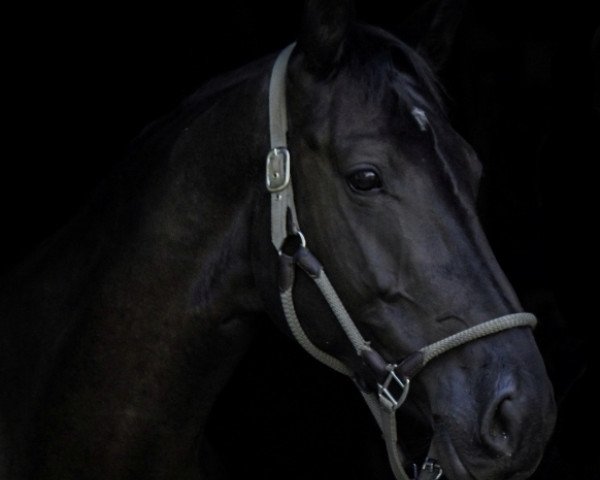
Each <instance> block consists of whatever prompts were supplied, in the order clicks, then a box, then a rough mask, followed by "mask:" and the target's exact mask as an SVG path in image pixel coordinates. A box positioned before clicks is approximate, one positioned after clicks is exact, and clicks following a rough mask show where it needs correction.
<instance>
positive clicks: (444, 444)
mask: <svg viewBox="0 0 600 480" xmlns="http://www.w3.org/2000/svg"><path fill="white" fill-rule="evenodd" d="M431 445H432V448H433V451H434V452H435V458H436V460H437V461H438V462H439V464H440V466H441V467H442V470H443V471H444V478H447V479H448V480H493V479H495V478H503V479H504V478H506V479H510V480H525V479H527V478H529V477H530V476H531V474H532V473H533V471H534V470H535V467H536V466H537V464H536V465H535V466H533V467H532V468H531V469H530V470H529V471H527V472H525V471H520V472H515V473H514V474H513V475H512V476H510V477H506V476H505V475H502V474H501V473H498V474H497V475H496V476H495V475H494V474H493V473H490V471H489V470H487V471H484V472H473V471H472V470H470V469H469V467H468V466H467V465H466V464H465V462H463V460H462V458H461V455H460V453H459V452H458V451H457V449H456V447H455V446H454V444H453V442H452V440H451V439H450V438H449V436H448V435H447V434H445V432H436V434H435V435H434V437H433V439H432V443H431ZM498 475H500V476H498Z"/></svg>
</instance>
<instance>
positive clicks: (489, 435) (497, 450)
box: [481, 394, 520, 457]
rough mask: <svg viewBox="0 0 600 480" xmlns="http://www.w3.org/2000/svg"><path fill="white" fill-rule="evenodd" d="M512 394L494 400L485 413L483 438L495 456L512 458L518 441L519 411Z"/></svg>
mask: <svg viewBox="0 0 600 480" xmlns="http://www.w3.org/2000/svg"><path fill="white" fill-rule="evenodd" d="M517 403H518V402H516V401H515V399H514V398H513V396H512V395H511V394H504V395H501V396H500V397H498V398H496V399H494V401H493V402H492V404H491V405H490V407H489V409H488V411H487V412H486V413H485V416H484V421H483V424H482V432H481V433H482V438H483V441H484V443H485V445H487V446H488V447H489V448H490V449H491V451H492V453H493V455H494V456H496V457H499V456H509V457H510V456H512V454H513V452H514V449H515V446H516V445H515V443H516V441H517V440H518V439H517V438H516V437H517V435H518V427H519V423H520V422H519V409H518V406H517Z"/></svg>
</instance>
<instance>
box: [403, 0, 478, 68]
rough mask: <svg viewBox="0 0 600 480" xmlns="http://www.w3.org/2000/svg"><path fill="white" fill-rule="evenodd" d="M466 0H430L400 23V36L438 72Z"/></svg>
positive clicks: (450, 46) (461, 16) (462, 14)
mask: <svg viewBox="0 0 600 480" xmlns="http://www.w3.org/2000/svg"><path fill="white" fill-rule="evenodd" d="M466 5H467V0H429V1H426V2H424V3H423V4H422V5H421V7H419V8H418V9H417V10H416V11H415V12H414V13H413V14H412V15H410V16H409V18H407V20H406V21H405V22H404V23H403V24H402V25H401V26H400V37H401V38H402V39H403V40H405V41H407V42H408V43H409V44H412V45H413V47H415V48H416V49H417V51H418V52H419V53H420V54H421V55H422V56H423V57H425V59H426V60H427V61H428V62H429V64H430V66H431V67H432V69H433V70H434V71H436V72H440V71H441V70H442V69H443V68H444V66H445V65H446V63H447V61H448V59H449V58H450V55H451V53H452V46H453V43H454V38H455V36H456V33H457V31H458V27H459V25H460V22H461V20H462V18H463V16H464V12H465V7H466Z"/></svg>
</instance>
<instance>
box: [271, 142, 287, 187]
mask: <svg viewBox="0 0 600 480" xmlns="http://www.w3.org/2000/svg"><path fill="white" fill-rule="evenodd" d="M266 181H267V190H269V192H271V193H275V192H280V191H281V190H283V189H284V188H285V187H287V186H288V185H289V183H290V151H289V150H288V149H287V148H285V147H275V148H274V149H273V150H271V151H270V152H269V154H268V155H267V176H266Z"/></svg>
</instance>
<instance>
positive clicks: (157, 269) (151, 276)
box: [0, 0, 555, 480]
mask: <svg viewBox="0 0 600 480" xmlns="http://www.w3.org/2000/svg"><path fill="white" fill-rule="evenodd" d="M286 52H287V53H286V55H287V57H286V58H285V62H284V63H283V65H284V67H285V68H283V69H280V76H281V80H282V82H283V84H284V86H285V95H284V96H283V99H284V102H285V107H286V108H285V109H284V110H285V113H284V115H283V118H284V120H285V122H287V124H288V125H287V128H286V129H285V130H284V131H283V133H282V132H281V131H280V132H279V133H278V134H277V126H275V131H276V136H278V137H279V138H278V140H280V141H282V142H284V143H286V147H285V148H279V147H282V145H278V143H279V142H276V144H275V145H273V114H272V112H270V111H269V105H272V102H271V101H270V97H271V96H272V95H271V94H272V90H273V89H272V80H273V75H272V67H273V64H274V62H275V58H276V57H275V56H268V57H266V58H263V59H261V60H258V61H256V62H255V63H253V64H251V65H248V66H246V67H243V68H242V69H240V70H238V71H236V72H234V73H232V74H229V75H226V76H225V77H222V78H218V79H216V80H214V81H212V82H209V83H208V84H207V85H205V87H203V88H202V89H200V90H199V91H198V92H197V93H195V94H194V95H192V96H191V97H189V98H188V99H186V100H185V101H184V102H183V103H182V104H181V105H180V107H179V108H178V109H176V110H175V111H174V112H173V113H172V114H170V115H168V116H167V117H165V118H163V119H161V120H159V121H157V122H155V123H154V124H152V125H151V126H149V127H148V128H147V129H146V130H145V131H144V132H143V133H142V134H141V135H140V137H139V138H138V139H136V141H135V142H134V145H133V147H132V153H131V155H130V156H129V158H128V159H127V161H126V162H125V163H124V164H123V165H121V166H119V168H118V169H116V170H115V172H114V173H113V174H112V175H111V177H110V178H109V179H108V180H107V181H106V183H105V184H104V185H103V186H102V187H101V188H99V189H98V193H97V194H96V196H95V197H94V199H93V200H92V201H91V202H90V204H89V205H87V206H86V207H85V209H83V210H82V211H81V212H80V213H79V214H78V215H77V216H76V218H74V219H73V220H72V221H71V222H70V223H69V224H68V225H67V226H65V227H64V228H63V229H62V230H61V231H59V232H58V233H57V234H56V235H55V236H54V237H52V238H51V239H49V240H48V241H47V242H45V244H44V245H42V246H41V247H40V248H39V249H38V250H37V251H36V252H35V253H34V254H32V255H31V256H30V257H29V259H28V260H27V261H26V262H25V263H23V264H22V265H20V266H19V267H17V268H16V269H15V270H14V271H13V272H11V273H10V274H9V275H7V276H6V277H5V278H4V279H3V280H2V292H3V293H2V297H1V300H0V312H2V313H1V315H0V318H1V319H2V321H1V327H0V328H1V330H0V338H1V342H2V349H1V350H0V365H1V369H0V372H1V373H0V375H1V376H0V381H1V384H2V385H3V388H2V391H1V394H0V408H1V412H2V416H1V422H0V450H1V452H2V453H1V454H0V475H1V476H2V478H9V479H15V480H20V479H32V478H35V479H58V478H60V479H71V478H72V479H75V478H77V479H82V478H84V479H101V478H102V479H106V478H112V479H129V478H152V479H192V478H194V479H199V478H211V477H210V475H211V473H210V468H209V466H208V463H209V462H208V460H207V459H206V457H207V455H208V454H209V453H208V452H209V450H208V449H209V446H207V445H206V443H205V438H204V437H205V430H206V426H207V422H208V419H209V416H210V411H211V407H212V406H213V405H214V404H215V401H216V399H217V397H218V395H219V393H220V392H221V391H222V390H223V388H224V387H225V386H226V385H227V382H228V380H229V379H230V377H231V376H232V374H233V372H234V371H235V369H236V366H237V365H238V364H239V362H240V360H241V359H242V358H243V356H244V353H245V352H246V351H247V350H248V348H249V346H250V345H251V344H252V342H253V340H254V336H255V332H256V331H257V328H258V325H262V324H263V322H264V319H265V317H268V318H269V319H270V320H271V322H272V323H273V324H274V325H276V326H277V328H278V329H279V330H281V331H282V332H283V334H284V335H288V336H292V335H293V336H295V338H297V339H299V340H300V341H301V342H303V346H304V347H305V348H306V349H307V350H309V353H312V354H313V355H315V356H319V355H321V356H322V358H321V359H322V360H323V359H324V361H325V363H327V362H329V363H330V366H333V367H334V368H337V369H340V370H343V371H344V373H348V374H350V375H351V376H352V377H353V379H354V381H355V382H356V384H357V386H358V387H359V388H360V390H361V391H362V393H363V394H364V395H365V398H369V395H374V396H375V397H374V398H380V399H382V401H388V403H389V401H391V402H392V403H393V404H394V405H393V406H392V407H393V408H390V411H395V408H396V406H400V404H402V405H401V409H402V410H403V412H404V414H406V415H407V416H409V417H411V418H414V419H415V421H418V422H420V423H422V424H424V425H428V426H429V428H430V429H431V432H432V450H431V451H432V452H435V461H433V458H431V457H428V458H427V459H426V460H425V464H426V465H425V467H427V468H424V469H423V472H424V473H423V474H422V476H420V477H419V478H439V477H440V476H441V470H442V469H443V471H444V473H445V475H446V476H447V477H448V478H449V479H451V480H466V479H484V478H485V479H487V480H494V479H509V478H510V479H522V478H527V477H528V476H529V475H530V474H531V473H532V472H533V470H534V469H535V467H536V465H537V464H538V462H539V460H540V458H541V456H542V453H543V449H544V446H545V444H546V442H547V440H548V438H549V436H550V434H551V432H552V428H553V425H554V421H555V404H554V399H553V393H552V387H551V385H550V382H549V380H548V377H547V374H546V371H545V367H544V364H543V361H542V358H541V356H540V353H539V351H538V349H537V347H536V344H535V340H534V338H533V335H532V332H531V328H529V327H528V325H531V322H529V320H528V322H529V323H519V324H515V325H509V326H508V327H503V328H500V329H499V331H495V332H490V331H486V332H484V333H482V334H481V335H479V336H478V337H477V338H472V339H469V340H468V343H467V339H465V338H463V337H464V335H463V334H464V332H470V333H473V332H474V331H477V329H478V327H483V329H485V328H487V327H486V326H489V325H490V323H489V322H490V321H489V319H497V318H505V317H511V316H512V315H517V316H518V318H522V317H519V315H522V314H521V313H519V312H521V310H522V309H521V306H520V304H519V300H518V298H517V296H516V294H515V292H514V290H513V289H512V287H511V285H510V283H509V282H508V280H507V278H506V277H505V276H504V274H503V273H502V270H501V268H500V266H499V265H498V263H497V261H496V259H495V258H494V255H493V253H492V251H491V248H490V246H489V244H488V242H487V240H486V237H485V234H484V232H483V230H482V228H481V225H480V223H479V220H478V217H477V214H476V198H477V188H478V183H479V179H480V176H481V167H480V164H479V162H478V160H477V156H476V154H475V152H474V151H473V149H472V148H471V147H470V146H469V145H468V144H467V143H466V142H465V141H464V140H463V139H462V138H461V137H460V136H459V135H458V134H457V133H456V132H455V131H454V130H453V129H452V127H451V126H450V124H449V121H448V119H447V115H446V113H445V110H444V106H443V97H442V95H441V94H440V91H439V87H438V85H437V83H436V80H435V76H434V74H433V73H432V71H431V69H430V68H429V67H428V65H427V63H426V61H425V60H424V59H423V58H422V57H421V56H420V55H419V54H418V53H417V52H416V51H415V50H413V49H412V48H410V47H408V46H407V45H406V44H404V43H403V42H402V41H400V40H399V39H397V38H396V37H395V36H393V35H392V34H390V33H388V32H385V31H383V30H381V29H378V28H376V27H371V26H366V25H362V24H359V23H358V22H356V21H355V19H354V15H353V8H352V5H351V2H348V1H341V0H330V1H321V2H319V1H309V2H307V6H306V10H305V14H304V20H303V23H302V27H301V30H300V34H299V38H298V42H297V45H296V46H295V47H294V48H293V49H287V50H286ZM277 58H278V59H281V58H282V57H281V56H277ZM286 62H289V63H286ZM275 63H276V64H277V62H275ZM280 107H281V105H280ZM275 116H277V113H276V114H275ZM279 119H280V120H281V112H280V115H279ZM270 126H271V129H270ZM288 143H289V145H287V144H288ZM272 147H275V148H272ZM267 153H268V154H269V156H268V160H267V167H266V176H267V181H266V182H265V160H264V158H265V155H267ZM288 154H289V155H291V157H292V158H293V159H294V160H293V168H291V169H290V159H289V158H287V157H286V155H288ZM280 182H282V183H280ZM291 185H293V189H294V196H293V198H292V197H290V198H292V200H293V205H294V208H293V209H292V208H290V206H291V203H290V202H291V200H290V198H288V199H287V201H288V203H287V208H286V209H284V210H283V211H282V216H279V217H277V216H276V215H274V214H273V212H274V211H275V210H276V209H277V207H274V206H273V205H277V204H276V202H278V201H279V200H281V198H283V196H285V195H287V193H285V192H288V193H289V192H291V190H285V189H291ZM282 192H283V193H282ZM280 213H281V212H280ZM275 224H277V225H278V226H277V229H278V231H279V232H280V234H278V235H279V236H277V235H275V234H274V233H273V231H274V228H275V227H274V225H275ZM299 226H301V227H302V230H301V231H300V230H299V228H298V227H299ZM275 238H277V239H278V241H277V242H275V240H274V239H275ZM276 243H277V244H276ZM274 246H275V248H274ZM278 246H279V248H277V247H278ZM307 247H310V251H309V250H308V249H307ZM317 259H318V260H317ZM298 266H300V267H301V269H302V270H304V272H302V271H299V272H297V273H294V272H295V271H296V270H298V268H297V267H298ZM325 270H326V272H327V281H330V286H329V287H327V288H329V290H328V289H327V288H326V287H323V284H322V283H319V281H323V278H325V277H324V274H323V273H322V272H324V271H325ZM290 272H291V273H290ZM286 292H287V293H290V294H291V293H293V298H291V300H290V299H289V298H288V300H289V301H288V302H287V303H285V302H284V301H283V300H282V299H283V297H282V295H284V294H285V293H286ZM325 293H327V295H325V296H326V299H324V297H323V295H324V294H325ZM286 305H287V307H286ZM332 307H335V308H332ZM290 312H291V313H290ZM340 312H342V313H340ZM290 315H293V316H295V317H296V319H295V320H296V323H294V322H293V321H292V322H290V320H289V318H288V317H289V316H290ZM340 318H343V319H350V324H351V325H350V327H349V326H348V325H349V324H348V323H347V322H346V323H344V321H340ZM352 325H353V327H352ZM494 325H496V324H494ZM352 328H354V330H352ZM348 329H350V330H352V333H353V336H352V335H350V337H352V338H354V339H356V338H359V340H360V341H362V343H360V342H359V343H360V348H359V349H358V350H359V354H358V355H357V349H356V348H355V344H354V343H353V342H351V341H349V335H348V331H347V330H348ZM473 329H475V330H473ZM298 332H300V333H298ZM484 334H485V336H482V335H484ZM457 335H458V337H459V339H460V342H459V344H457V345H455V346H453V347H447V348H446V347H445V348H444V349H442V350H443V351H441V352H440V354H439V355H438V356H436V357H435V358H431V360H430V362H429V360H428V362H429V363H427V365H426V366H425V363H424V362H423V352H424V351H428V352H429V351H430V350H426V349H427V348H428V347H429V346H431V345H432V344H433V345H436V342H438V341H440V340H441V341H442V342H443V341H444V340H443V339H447V338H456V336H457ZM307 345H308V346H307ZM319 352H320V353H319ZM415 354H416V356H415ZM407 359H408V360H410V361H409V362H408V363H407V362H406V360H407ZM415 362H416V363H415ZM419 362H420V363H419ZM397 366H400V367H402V368H403V370H402V369H401V370H397V369H396V367H397ZM417 370H419V372H418V375H417V374H416V372H417ZM398 372H402V375H398V376H397V375H396V373H398ZM411 372H414V375H413V374H412V373H411ZM382 375H383V377H384V378H383V379H382V378H381V376H382ZM409 377H410V394H408V388H407V387H408V379H409ZM386 382H387V383H386ZM390 382H392V384H390ZM398 395H401V396H402V398H398ZM404 397H406V398H404ZM400 400H401V401H400ZM396 404H398V405H396ZM379 413H380V412H379ZM379 413H378V410H377V408H374V414H375V415H376V417H377V415H378V414H379ZM382 415H383V414H382ZM382 418H384V417H383V416H382V417H380V418H379V420H380V421H381V419H382ZM390 418H392V420H393V419H394V417H393V416H392V417H390ZM387 433H388V436H389V435H391V436H392V437H393V436H395V435H396V434H398V435H399V436H400V437H401V438H402V436H403V435H404V434H405V433H404V432H403V431H402V429H401V428H398V432H396V425H395V424H393V426H392V427H390V429H388V430H387ZM387 440H388V439H387V438H386V441H387ZM392 443H394V444H395V443H397V439H396V438H392ZM389 445H390V443H389V442H388V447H389ZM393 447H394V448H395V445H393ZM382 448H383V446H382ZM395 454H396V453H394V452H392V453H390V455H391V456H393V455H395ZM401 461H402V460H401ZM392 468H394V464H393V463H392ZM402 469H403V465H401V466H400V467H398V465H396V467H395V471H394V473H395V474H396V477H397V478H404V477H402V475H406V473H405V472H401V471H399V470H402ZM428 469H429V470H428ZM428 472H429V474H430V476H429V477H428V476H427V475H428Z"/></svg>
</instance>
